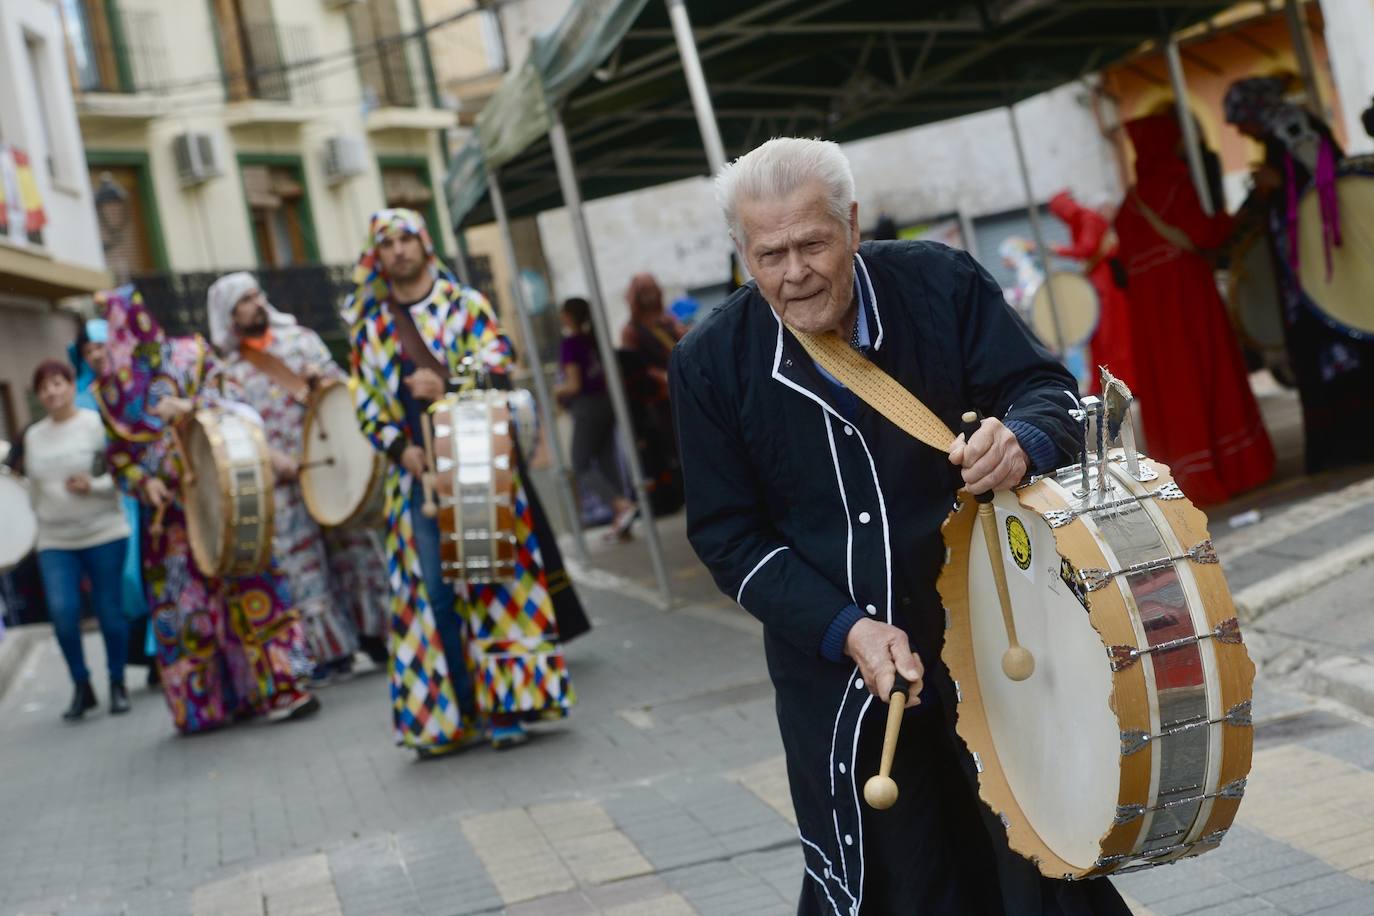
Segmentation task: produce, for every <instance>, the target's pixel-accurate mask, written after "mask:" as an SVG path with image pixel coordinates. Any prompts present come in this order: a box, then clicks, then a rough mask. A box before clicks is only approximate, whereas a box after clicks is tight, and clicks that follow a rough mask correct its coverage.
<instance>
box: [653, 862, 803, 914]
mask: <svg viewBox="0 0 1374 916" xmlns="http://www.w3.org/2000/svg"><path fill="white" fill-rule="evenodd" d="M663 877H664V880H666V881H667V882H668V884H669V886H670V887H672V888H673V889H674V890H675V891H677V892H678V893H679V894H681V895H682V896H683V897H685V898H687V902H688V903H690V904H692V906H694V907H696V908H697V910H699V911H700V912H702V913H704V914H709V916H764V914H777V916H784V914H790V913H793V912H795V911H796V905H797V902H796V899H795V898H793V899H783V898H782V897H781V896H780V895H779V894H778V893H777V891H775V890H774V889H773V888H772V887H770V886H769V885H768V884H767V882H764V881H762V880H760V879H759V878H758V877H756V876H754V875H749V874H745V873H744V872H743V871H741V870H740V869H739V868H737V867H735V865H734V864H732V863H730V862H710V863H706V864H703V865H694V866H691V867H688V868H680V869H675V870H674V871H670V872H668V873H667V874H665V875H664V876H663Z"/></svg>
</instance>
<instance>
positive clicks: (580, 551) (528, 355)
mask: <svg viewBox="0 0 1374 916" xmlns="http://www.w3.org/2000/svg"><path fill="white" fill-rule="evenodd" d="M487 187H488V190H489V191H490V193H491V208H492V210H493V211H495V213H496V224H497V226H498V227H499V228H500V230H501V246H502V248H503V249H504V251H505V254H506V260H507V261H508V262H509V263H510V267H511V284H510V286H511V297H512V301H513V302H514V303H515V312H516V314H517V315H518V316H519V317H520V336H521V337H522V338H524V342H525V359H526V360H527V361H528V362H529V367H530V374H531V375H532V376H533V377H534V397H535V399H536V400H537V401H538V402H539V413H540V414H542V416H543V422H542V423H541V424H540V426H541V427H543V429H544V435H545V436H546V437H547V441H548V446H549V454H550V455H552V456H553V467H554V473H555V474H556V476H557V477H558V497H559V502H561V503H562V504H563V512H564V514H565V515H567V517H568V527H569V528H570V529H571V530H572V536H573V548H574V549H575V550H576V552H577V558H578V560H580V561H582V562H583V563H586V562H588V554H587V539H586V537H584V536H583V534H582V514H581V513H580V512H578V511H577V500H576V499H574V498H573V478H572V471H571V469H569V467H568V462H567V461H566V460H565V459H564V457H563V443H562V442H560V441H559V439H558V429H557V427H556V425H555V421H556V418H557V416H558V415H557V414H556V413H554V409H553V398H552V397H551V396H550V395H549V382H548V379H546V378H544V366H543V364H542V363H541V362H540V359H539V347H538V345H537V343H536V341H535V337H534V322H533V321H531V320H530V310H529V303H527V302H526V301H525V288H524V286H522V285H521V283H520V263H519V262H518V261H517V260H516V259H515V240H514V239H513V238H512V237H511V234H510V219H509V218H508V217H507V216H506V200H505V198H504V197H502V196H501V185H500V183H499V182H498V181H497V180H496V173H495V172H493V171H492V170H491V168H490V167H488V168H487ZM527 483H528V482H527ZM530 485H531V486H532V485H533V484H532V483H531V484H530Z"/></svg>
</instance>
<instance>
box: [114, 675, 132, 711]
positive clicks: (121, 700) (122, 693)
mask: <svg viewBox="0 0 1374 916" xmlns="http://www.w3.org/2000/svg"><path fill="white" fill-rule="evenodd" d="M128 711H129V691H127V690H125V689H124V682H123V681H110V715H112V716H117V715H120V714H121V713H126V712H128Z"/></svg>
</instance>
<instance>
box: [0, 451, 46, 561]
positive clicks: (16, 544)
mask: <svg viewBox="0 0 1374 916" xmlns="http://www.w3.org/2000/svg"><path fill="white" fill-rule="evenodd" d="M0 518H3V519H4V520H5V524H4V526H3V527H0V573H5V572H9V571H10V570H11V569H14V567H16V566H18V565H19V563H20V561H21V560H23V559H24V558H25V557H26V556H28V555H29V554H30V553H32V552H33V548H34V546H35V545H36V544H37V543H38V516H37V515H35V514H34V511H33V502H32V501H31V500H30V498H29V483H28V481H26V480H24V479H23V478H22V477H17V476H15V475H14V474H11V473H10V470H9V468H6V467H3V466H0Z"/></svg>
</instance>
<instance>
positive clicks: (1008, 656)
mask: <svg viewBox="0 0 1374 916" xmlns="http://www.w3.org/2000/svg"><path fill="white" fill-rule="evenodd" d="M1002 673H1003V674H1005V675H1006V676H1007V677H1009V678H1011V679H1012V680H1013V681H1024V680H1025V679H1026V678H1028V677H1030V676H1031V675H1032V674H1034V673H1035V656H1034V655H1031V654H1030V650H1029V649H1027V648H1026V647H1025V646H1012V647H1011V648H1009V649H1007V651H1005V652H1003V653H1002Z"/></svg>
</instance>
